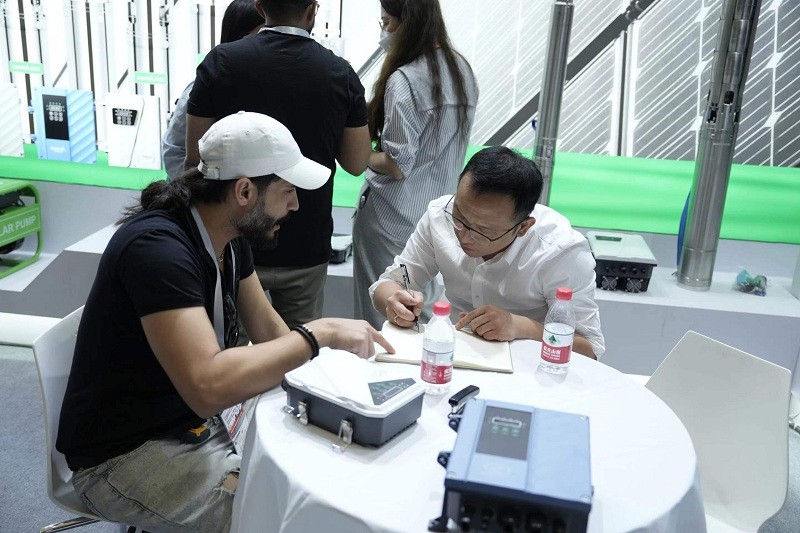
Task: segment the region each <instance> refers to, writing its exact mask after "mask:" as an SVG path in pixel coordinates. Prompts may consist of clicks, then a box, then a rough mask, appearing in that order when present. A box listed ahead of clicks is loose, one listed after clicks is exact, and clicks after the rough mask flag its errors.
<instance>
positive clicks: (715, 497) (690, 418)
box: [646, 331, 791, 532]
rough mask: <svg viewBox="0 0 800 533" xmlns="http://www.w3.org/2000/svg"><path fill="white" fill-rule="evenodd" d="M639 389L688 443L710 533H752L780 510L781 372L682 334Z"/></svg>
mask: <svg viewBox="0 0 800 533" xmlns="http://www.w3.org/2000/svg"><path fill="white" fill-rule="evenodd" d="M754 334H757V333H755V332H754ZM764 340H765V342H768V339H764ZM766 347H768V345H766ZM646 387H647V388H648V389H650V390H651V391H653V393H655V394H656V395H657V396H658V397H660V398H661V399H662V400H663V401H664V402H665V403H666V404H667V405H669V407H670V408H671V409H672V410H673V411H674V412H675V414H676V415H678V418H680V420H681V422H683V425H684V426H686V429H687V430H688V432H689V435H690V436H691V437H692V442H693V443H694V448H695V451H696V452H697V461H698V468H699V471H700V485H701V488H702V491H703V503H704V505H705V511H706V523H707V527H708V531H709V532H714V531H753V532H755V531H757V530H758V528H759V526H760V525H761V524H763V523H764V522H765V521H766V520H767V519H768V518H770V517H771V516H773V515H774V514H775V513H777V512H778V511H779V510H780V509H781V507H782V506H783V503H784V501H785V500H786V492H787V488H788V475H789V455H788V454H789V451H788V440H789V435H788V426H787V424H786V420H787V419H788V416H789V394H790V392H789V391H790V387H791V373H790V372H789V371H788V370H787V369H785V368H783V367H780V366H778V365H775V364H772V363H769V362H767V361H764V360H763V359H759V358H758V357H755V356H753V355H750V354H748V353H745V352H743V351H741V350H737V349H735V348H732V347H730V346H727V345H725V344H722V343H721V342H718V341H715V340H713V339H710V338H708V337H704V336H703V335H700V334H699V333H695V332H694V331H689V332H687V333H686V335H684V336H683V338H682V339H681V340H680V341H679V342H678V344H677V345H675V348H673V349H672V351H671V352H670V353H669V355H668V356H667V358H666V359H665V360H664V362H663V363H661V365H660V366H659V367H658V368H657V369H656V371H655V373H654V374H653V376H652V377H651V378H650V380H649V381H648V382H647V385H646Z"/></svg>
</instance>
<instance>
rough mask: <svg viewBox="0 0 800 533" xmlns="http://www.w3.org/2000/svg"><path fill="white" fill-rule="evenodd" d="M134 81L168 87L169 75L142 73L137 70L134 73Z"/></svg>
mask: <svg viewBox="0 0 800 533" xmlns="http://www.w3.org/2000/svg"><path fill="white" fill-rule="evenodd" d="M133 81H134V82H136V83H144V84H147V85H166V84H167V75H166V74H165V73H163V72H142V71H139V70H137V71H136V72H134V73H133Z"/></svg>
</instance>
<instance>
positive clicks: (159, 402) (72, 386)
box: [56, 112, 391, 531]
mask: <svg viewBox="0 0 800 533" xmlns="http://www.w3.org/2000/svg"><path fill="white" fill-rule="evenodd" d="M200 156H201V159H202V162H201V163H200V165H199V167H198V170H197V172H195V173H193V174H188V175H185V176H183V177H180V178H178V179H175V180H172V181H169V182H163V181H159V182H156V183H153V184H151V185H149V186H148V187H147V188H146V189H145V190H144V191H142V196H141V204H140V205H139V206H136V207H134V208H132V209H130V210H129V212H128V213H127V214H126V217H125V219H124V221H123V223H122V225H121V226H120V227H119V229H118V230H117V232H116V233H115V235H114V236H113V237H112V239H111V241H110V242H109V244H108V247H107V248H106V250H105V252H104V253H103V257H102V259H101V260H100V266H99V268H98V272H97V277H96V279H95V282H94V285H93V287H92V290H91V293H90V294H89V298H88V300H87V302H86V306H85V308H84V311H83V316H82V320H81V324H80V327H79V329H78V338H77V344H76V348H75V356H74V360H73V364H72V371H71V373H70V377H69V382H68V385H67V390H66V394H65V396H64V404H63V407H62V411H61V420H60V424H59V432H58V439H57V443H56V447H57V448H58V450H59V451H61V452H62V453H63V454H64V455H65V456H66V459H67V463H68V465H69V467H70V468H71V469H72V470H73V472H74V475H73V479H72V483H73V486H74V487H75V489H76V492H77V493H78V495H80V497H81V499H82V500H83V501H84V503H85V504H86V505H87V506H88V507H89V508H90V509H91V510H92V511H93V512H96V513H97V514H99V515H100V516H103V517H105V518H106V519H108V520H111V521H117V522H122V523H125V524H129V525H134V526H138V527H141V528H143V529H145V530H149V531H178V530H180V531H184V530H190V531H226V530H227V529H228V527H229V524H230V518H231V509H232V503H233V494H234V493H235V490H236V484H237V481H238V472H239V464H240V457H239V456H238V455H237V454H236V453H235V451H234V449H233V446H232V444H231V441H230V438H229V436H228V432H227V431H226V429H225V427H224V425H223V424H222V423H221V422H220V419H219V417H218V416H216V415H218V413H220V412H221V411H223V410H224V409H226V408H229V407H232V406H235V405H236V404H238V403H240V402H243V401H244V400H247V399H248V398H251V397H253V396H256V395H258V394H259V393H261V392H264V391H266V390H268V389H270V388H272V387H274V386H275V385H277V384H278V383H280V381H281V379H282V378H283V375H284V374H285V373H286V372H288V371H289V370H292V369H294V368H296V367H298V366H300V365H302V364H303V363H304V362H306V361H308V360H309V358H313V357H315V356H316V354H318V353H319V348H320V347H321V346H329V347H332V348H340V349H344V350H349V351H351V352H353V353H354V354H356V355H358V356H360V357H369V356H371V355H372V354H373V351H374V345H373V342H378V343H379V344H381V345H382V346H384V347H385V348H387V349H389V350H391V346H390V345H388V344H387V343H386V341H385V340H384V339H383V338H382V337H381V336H380V334H378V333H377V332H376V331H375V330H374V329H372V328H371V327H370V326H369V325H368V324H367V323H366V322H360V321H354V320H345V319H320V320H315V321H313V322H310V323H308V324H305V325H300V326H297V327H295V328H292V330H290V329H289V328H287V326H286V324H285V323H284V322H283V320H281V318H280V317H279V316H278V314H277V313H276V312H275V311H274V309H273V308H272V306H271V305H270V303H269V302H268V300H267V298H266V296H265V295H264V292H263V291H262V290H261V286H260V283H259V281H258V277H257V275H256V274H255V273H254V267H253V256H252V253H251V251H250V245H251V244H252V245H253V246H259V247H265V248H269V247H271V246H274V245H275V243H276V240H277V238H278V232H279V229H280V224H281V222H282V221H283V220H285V219H286V217H287V216H288V215H289V214H290V212H292V211H295V210H297V207H298V202H297V195H296V191H295V188H296V187H301V188H305V189H314V188H318V187H320V186H322V185H323V184H324V183H325V182H326V181H327V180H328V177H329V175H330V172H329V170H328V169H327V168H325V167H323V166H322V165H319V164H318V163H315V162H313V161H311V160H309V159H306V158H305V157H303V156H302V154H301V153H300V149H299V148H298V147H297V144H296V143H295V142H294V139H293V138H292V136H291V134H290V133H289V131H288V130H287V129H286V128H285V127H284V126H283V125H282V124H281V123H279V122H278V121H276V120H274V119H272V118H270V117H267V116H266V115H261V114H258V113H244V112H240V113H238V114H234V115H230V116H228V117H226V118H224V119H222V120H220V121H218V122H217V123H215V124H214V125H213V126H212V127H211V128H210V129H209V130H208V132H207V133H206V134H205V135H204V136H203V138H202V139H201V140H200ZM237 317H238V318H239V319H241V323H242V325H243V326H244V327H245V329H246V330H247V334H248V335H249V337H250V339H251V340H252V342H253V343H254V345H253V346H245V347H236V342H237V338H238V325H237Z"/></svg>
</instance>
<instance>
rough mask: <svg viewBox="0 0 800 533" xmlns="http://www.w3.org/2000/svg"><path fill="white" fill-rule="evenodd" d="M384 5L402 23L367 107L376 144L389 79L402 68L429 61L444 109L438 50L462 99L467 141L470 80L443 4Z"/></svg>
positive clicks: (406, 0) (387, 0) (420, 0)
mask: <svg viewBox="0 0 800 533" xmlns="http://www.w3.org/2000/svg"><path fill="white" fill-rule="evenodd" d="M380 3H381V7H382V8H383V9H384V11H386V12H387V13H388V14H390V15H392V16H393V17H397V18H398V19H399V20H400V26H399V27H398V28H397V31H396V32H395V35H394V40H393V41H392V47H391V49H390V50H389V53H388V54H387V55H386V59H385V60H384V62H383V66H382V67H381V72H380V75H379V76H378V80H377V81H376V82H375V88H374V90H373V95H372V100H370V102H369V104H368V105H367V110H368V112H369V133H370V137H371V138H372V140H378V139H379V137H380V133H381V131H382V130H383V126H384V123H385V120H386V109H385V107H384V99H385V96H386V86H387V84H388V83H389V77H390V76H391V75H392V74H393V73H394V71H396V70H397V69H398V68H400V67H402V66H404V65H407V64H409V63H411V62H412V61H414V60H415V59H417V58H419V57H420V56H424V57H425V61H426V63H427V65H428V70H429V71H430V73H431V88H432V93H433V94H432V96H433V100H434V102H435V103H436V106H437V108H441V106H442V101H443V96H442V72H441V69H440V68H439V61H438V59H437V50H441V51H442V53H443V55H444V58H445V62H446V63H447V69H448V71H449V73H450V77H451V78H452V79H453V85H454V86H455V90H456V96H457V97H458V129H459V135H460V136H461V137H462V138H465V137H466V136H467V135H468V133H469V132H468V126H467V103H468V97H467V89H466V80H465V79H464V76H463V74H462V72H461V69H460V68H459V64H458V60H457V57H461V58H462V59H463V56H461V54H459V53H458V52H456V51H455V50H454V49H453V45H452V44H451V43H450V38H449V37H448V36H447V28H446V27H445V24H444V17H443V16H442V9H441V6H440V5H439V0H380ZM465 62H466V59H465ZM467 67H468V68H471V67H470V66H469V63H467ZM437 119H438V116H437Z"/></svg>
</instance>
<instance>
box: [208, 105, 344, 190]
mask: <svg viewBox="0 0 800 533" xmlns="http://www.w3.org/2000/svg"><path fill="white" fill-rule="evenodd" d="M198 146H199V148H200V164H199V165H197V170H199V171H200V172H201V173H202V174H203V175H204V176H205V177H206V179H210V180H232V179H237V178H241V177H245V178H254V177H257V176H266V175H269V174H276V175H278V176H279V177H281V178H283V179H285V180H286V181H288V182H289V183H291V184H292V185H294V186H296V187H300V188H301V189H318V188H320V187H322V186H323V185H325V182H326V181H328V178H330V175H331V171H330V169H329V168H328V167H325V166H323V165H320V164H319V163H317V162H316V161H312V160H311V159H308V158H307V157H304V156H303V154H302V153H300V148H299V147H298V146H297V143H296V142H295V140H294V137H292V134H291V133H290V132H289V130H288V129H286V126H284V125H283V124H281V123H280V122H278V121H277V120H275V119H274V118H272V117H268V116H267V115H262V114H261V113H251V112H248V111H239V112H238V113H236V114H235V115H228V116H227V117H225V118H223V119H220V120H218V121H217V122H215V123H214V124H213V125H212V126H211V127H210V128H209V129H208V131H207V132H206V133H205V135H203V137H202V138H201V139H200V142H199V143H198Z"/></svg>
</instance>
